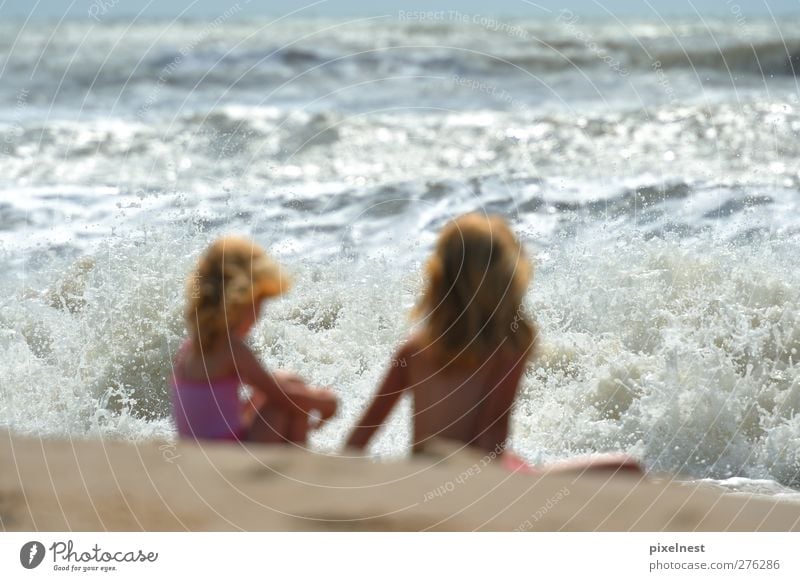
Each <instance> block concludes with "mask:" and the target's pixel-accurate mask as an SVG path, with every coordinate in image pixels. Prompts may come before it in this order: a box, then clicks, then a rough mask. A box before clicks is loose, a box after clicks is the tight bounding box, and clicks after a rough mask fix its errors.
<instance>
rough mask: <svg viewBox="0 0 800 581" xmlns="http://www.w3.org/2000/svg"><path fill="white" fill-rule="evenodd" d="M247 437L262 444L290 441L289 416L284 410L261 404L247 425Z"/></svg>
mask: <svg viewBox="0 0 800 581" xmlns="http://www.w3.org/2000/svg"><path fill="white" fill-rule="evenodd" d="M247 439H248V440H249V441H251V442H260V443H262V444H285V443H287V442H289V441H290V417H289V415H288V414H286V413H285V412H281V411H280V410H275V409H271V408H270V407H269V406H266V405H264V406H262V407H261V408H259V409H258V410H256V411H255V413H253V415H252V418H251V420H250V423H249V425H248V427H247Z"/></svg>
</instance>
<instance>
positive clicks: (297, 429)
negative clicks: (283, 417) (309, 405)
mask: <svg viewBox="0 0 800 581" xmlns="http://www.w3.org/2000/svg"><path fill="white" fill-rule="evenodd" d="M289 440H290V441H291V442H292V443H293V444H298V445H301V446H305V445H306V444H307V443H308V416H307V415H306V414H304V413H297V414H292V415H291V417H290V418H289Z"/></svg>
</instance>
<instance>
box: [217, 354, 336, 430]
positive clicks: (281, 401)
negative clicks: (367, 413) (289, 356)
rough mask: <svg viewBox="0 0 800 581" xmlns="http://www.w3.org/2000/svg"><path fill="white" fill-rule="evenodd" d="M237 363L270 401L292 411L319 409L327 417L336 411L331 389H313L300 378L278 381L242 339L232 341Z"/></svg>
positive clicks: (242, 374)
mask: <svg viewBox="0 0 800 581" xmlns="http://www.w3.org/2000/svg"><path fill="white" fill-rule="evenodd" d="M232 353H233V364H234V367H235V368H236V373H237V374H238V376H239V377H240V378H241V380H242V381H243V382H244V383H246V384H247V385H249V386H250V387H252V388H253V389H256V390H258V391H260V392H262V393H263V394H264V395H266V396H267V398H268V401H269V402H270V403H271V404H274V405H276V406H278V407H282V408H284V409H287V410H288V411H291V412H304V413H306V414H310V413H311V412H313V411H318V412H319V413H320V415H321V416H322V419H323V420H326V419H328V418H330V417H331V416H332V415H333V414H335V413H336V396H334V395H333V393H331V392H330V391H329V390H323V389H311V388H309V387H308V386H306V385H305V383H303V382H302V380H300V379H299V378H298V379H297V380H291V381H289V380H286V381H276V379H275V376H274V375H273V374H271V373H269V372H268V371H267V370H266V369H264V367H263V366H262V365H261V361H259V360H258V357H256V355H255V354H254V353H253V352H252V351H251V350H250V348H249V347H248V346H247V345H246V344H245V343H244V342H242V341H233V342H232Z"/></svg>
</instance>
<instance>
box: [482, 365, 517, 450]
mask: <svg viewBox="0 0 800 581" xmlns="http://www.w3.org/2000/svg"><path fill="white" fill-rule="evenodd" d="M507 361H508V362H507V363H504V364H503V365H501V366H500V369H499V370H498V374H497V376H498V377H497V383H496V384H495V385H494V386H492V389H491V391H490V392H489V394H488V396H487V397H486V399H485V400H484V402H483V404H482V410H481V416H480V420H479V422H480V423H479V425H478V430H479V435H478V438H477V439H476V440H475V445H476V446H477V447H478V448H480V449H482V450H486V451H489V452H491V451H500V450H498V446H499V447H500V449H501V450H502V449H505V447H506V445H507V443H508V431H509V430H508V426H509V423H510V418H511V410H512V409H513V407H514V402H515V401H516V399H517V392H518V390H519V384H520V381H521V380H522V374H523V372H524V371H525V367H526V365H527V362H528V358H527V357H526V356H524V355H520V356H517V357H515V358H514V359H510V360H507Z"/></svg>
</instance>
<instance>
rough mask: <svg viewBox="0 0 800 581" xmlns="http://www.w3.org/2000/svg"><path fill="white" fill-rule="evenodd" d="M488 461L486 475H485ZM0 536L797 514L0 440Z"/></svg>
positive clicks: (211, 447) (668, 525)
mask: <svg viewBox="0 0 800 581" xmlns="http://www.w3.org/2000/svg"><path fill="white" fill-rule="evenodd" d="M483 464H485V466H484V465H483ZM0 466H3V470H2V471H0V526H2V529H3V530H5V531H27V530H37V531H57V530H71V531H184V530H190V531H232V530H233V531H236V530H246V531H474V530H480V531H514V530H523V531H526V530H530V531H794V530H800V505H798V504H794V503H789V502H785V501H780V500H776V499H775V498H770V497H757V496H750V495H742V494H736V495H730V494H723V493H721V492H719V491H717V490H714V489H712V488H710V487H707V486H704V485H700V484H697V483H691V484H687V483H679V482H677V481H675V480H673V479H670V478H654V477H650V478H649V479H648V480H647V481H640V480H639V479H638V478H637V477H630V476H621V475H617V476H609V475H605V474H604V475H597V474H595V475H588V474H583V475H565V474H547V475H544V476H542V477H532V476H529V475H523V474H509V473H508V472H507V471H505V470H503V469H501V468H499V467H497V466H495V465H494V463H492V462H486V460H485V458H481V457H480V456H478V455H475V454H473V453H471V452H468V451H456V450H455V449H453V448H450V447H448V446H447V445H444V444H442V445H441V446H440V449H438V450H437V451H436V455H435V456H431V457H425V458H414V459H412V460H404V461H395V462H384V463H377V462H374V461H372V460H370V459H367V458H346V457H334V456H323V455H316V454H313V453H311V452H307V451H301V450H291V449H287V448H283V447H265V446H257V445H249V446H242V447H240V446H233V445H226V444H208V445H202V446H200V445H195V444H188V443H179V444H172V443H166V442H163V443H158V442H148V443H141V444H131V443H123V442H113V441H100V440H83V441H78V440H74V441H68V440H41V439H37V438H32V439H28V438H19V437H14V436H12V435H10V434H9V433H7V432H3V433H2V436H0Z"/></svg>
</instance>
